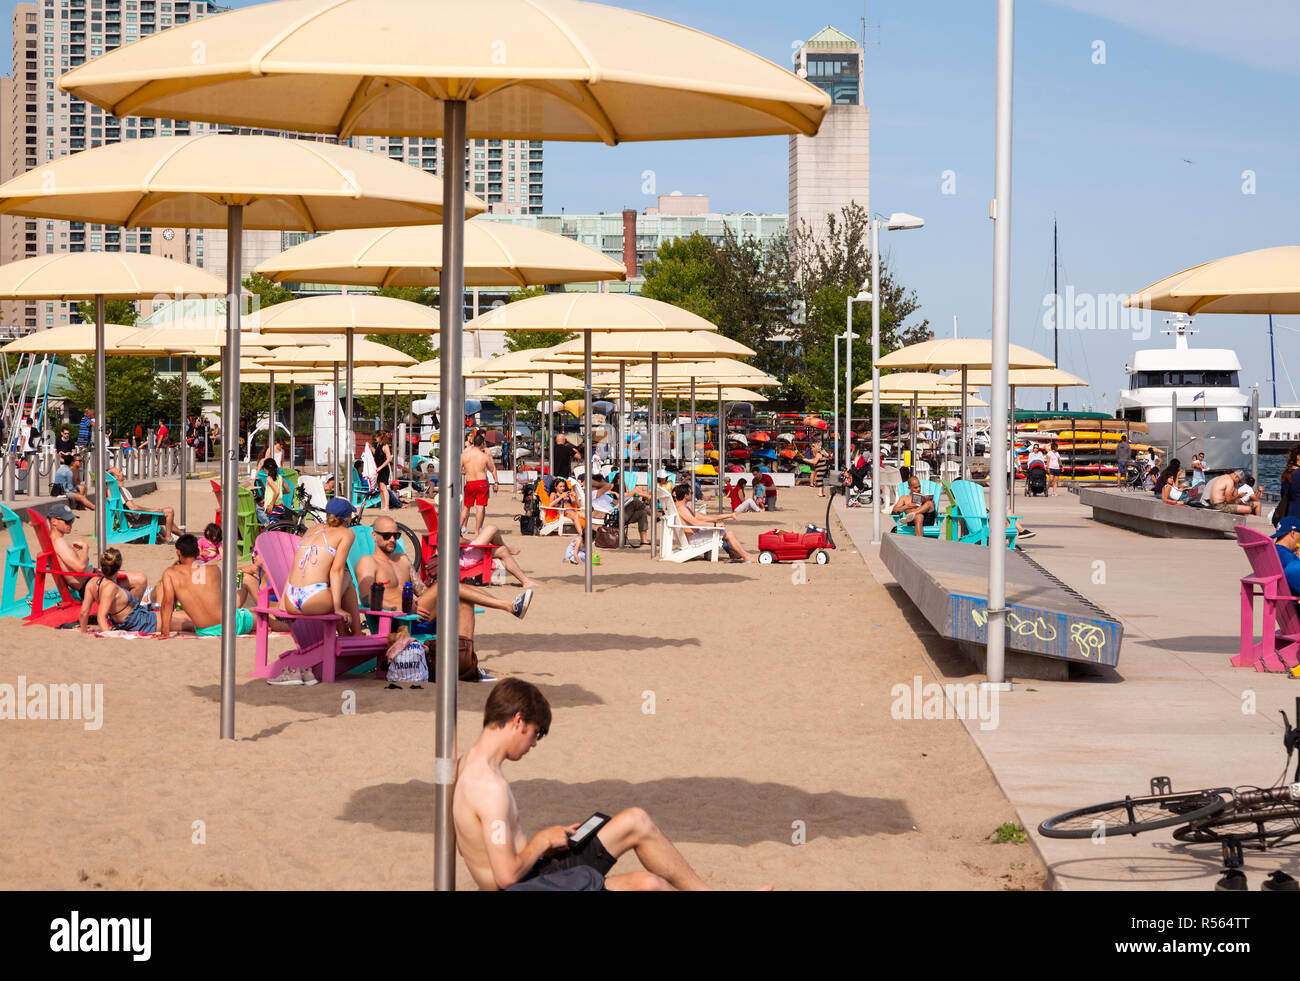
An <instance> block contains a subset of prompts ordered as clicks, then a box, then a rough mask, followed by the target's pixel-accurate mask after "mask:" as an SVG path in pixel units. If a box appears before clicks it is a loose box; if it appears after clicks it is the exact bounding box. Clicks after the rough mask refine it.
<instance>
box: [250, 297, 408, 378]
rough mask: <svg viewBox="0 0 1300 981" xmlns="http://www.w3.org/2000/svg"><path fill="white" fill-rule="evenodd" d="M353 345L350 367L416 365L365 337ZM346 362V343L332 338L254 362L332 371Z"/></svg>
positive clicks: (391, 348) (265, 364) (406, 356)
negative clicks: (351, 365) (323, 342)
mask: <svg viewBox="0 0 1300 981" xmlns="http://www.w3.org/2000/svg"><path fill="white" fill-rule="evenodd" d="M286 305H287V304H286ZM413 305H414V304H413ZM353 344H354V347H353V350H352V360H353V363H354V364H358V365H413V364H415V363H416V361H415V358H413V357H411V356H410V355H409V354H403V353H402V352H401V351H399V350H397V348H395V347H389V346H388V345H387V344H380V343H379V342H378V341H372V340H370V339H369V338H366V337H358V338H356V339H355V340H354V341H353ZM347 359H348V349H347V343H346V341H345V340H344V339H343V338H335V339H334V340H332V341H330V342H329V343H328V344H312V345H308V346H301V347H280V348H276V350H275V351H274V352H273V353H272V354H271V355H270V356H269V357H265V358H258V359H256V360H257V363H258V364H260V365H263V366H264V367H267V368H276V369H278V368H279V367H281V366H294V367H300V368H332V367H334V365H336V364H343V363H344V362H346V361H347Z"/></svg>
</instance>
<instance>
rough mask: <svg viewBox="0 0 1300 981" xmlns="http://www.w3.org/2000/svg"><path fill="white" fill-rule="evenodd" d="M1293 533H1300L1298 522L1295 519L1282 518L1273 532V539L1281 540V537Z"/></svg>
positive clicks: (1299, 523) (1299, 521)
mask: <svg viewBox="0 0 1300 981" xmlns="http://www.w3.org/2000/svg"><path fill="white" fill-rule="evenodd" d="M1293 531H1300V520H1297V519H1296V518H1283V519H1282V520H1281V521H1280V522H1279V523H1278V526H1277V531H1275V532H1273V537H1274V538H1281V537H1282V536H1283V535H1289V534H1290V533H1291V532H1293Z"/></svg>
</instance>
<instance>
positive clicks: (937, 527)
mask: <svg viewBox="0 0 1300 981" xmlns="http://www.w3.org/2000/svg"><path fill="white" fill-rule="evenodd" d="M907 492H908V491H907V484H899V485H898V487H897V489H896V490H895V494H896V495H897V496H900V497H901V496H902V495H903V494H906V493H907ZM921 493H922V494H926V495H929V496H930V497H933V498H934V510H935V522H934V524H932V525H923V526H922V527H921V534H922V536H923V537H925V538H938V537H939V535H940V534H941V533H942V532H943V526H944V522H945V521H947V517H946V515H945V513H944V510H943V505H942V504H941V503H940V498H942V496H943V487H942V486H941V485H940V484H939V483H937V482H936V481H933V480H922V481H921ZM950 510H951V509H950ZM890 517H891V518H893V519H894V531H896V532H897V533H898V534H900V535H914V534H916V532H915V531H914V530H913V528H912V522H910V521H908V520H906V519H905V518H904V516H903V515H901V514H891V515H890Z"/></svg>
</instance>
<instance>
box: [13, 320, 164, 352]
mask: <svg viewBox="0 0 1300 981" xmlns="http://www.w3.org/2000/svg"><path fill="white" fill-rule="evenodd" d="M137 333H139V331H138V330H137V329H136V328H135V327H119V326H117V325H116V324H107V325H105V327H104V348H105V351H104V353H105V354H120V355H124V356H128V357H129V356H134V357H148V356H149V355H147V354H145V353H144V352H143V351H119V350H114V349H115V348H118V347H120V346H121V343H122V342H123V341H124V340H126V339H127V338H128V337H131V336H132V335H133V334H137ZM0 351H3V352H4V353H5V354H94V353H95V325H94V324H64V325H63V326H61V327H48V328H46V329H45V330H38V331H36V333H34V334H28V335H27V336H26V337H20V338H18V340H16V341H10V342H9V343H8V344H6V345H5V346H4V347H3V348H0Z"/></svg>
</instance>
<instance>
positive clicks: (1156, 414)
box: [1115, 314, 1300, 425]
mask: <svg viewBox="0 0 1300 981" xmlns="http://www.w3.org/2000/svg"><path fill="white" fill-rule="evenodd" d="M1168 323H1169V324H1171V327H1170V329H1168V330H1164V331H1161V333H1162V334H1172V335H1173V336H1174V346H1173V347H1172V348H1167V347H1166V348H1149V349H1147V350H1144V351H1136V352H1134V354H1133V363H1132V364H1129V365H1126V366H1125V368H1124V370H1125V371H1126V372H1127V373H1128V376H1129V387H1128V391H1126V392H1121V393H1120V396H1119V407H1118V410H1117V411H1116V413H1115V415H1116V416H1117V417H1118V418H1120V419H1132V420H1134V421H1137V422H1148V423H1165V424H1166V425H1168V424H1169V423H1170V422H1171V421H1172V420H1173V408H1174V397H1175V396H1177V403H1178V421H1179V423H1180V424H1181V423H1183V422H1242V421H1244V420H1246V419H1248V418H1249V416H1250V398H1249V397H1248V396H1247V395H1245V394H1244V393H1243V392H1242V391H1241V389H1240V388H1239V387H1238V386H1239V384H1240V383H1239V381H1238V374H1239V373H1240V371H1241V362H1240V361H1238V360H1237V353H1236V352H1235V351H1232V350H1229V349H1225V348H1208V347H1206V348H1193V347H1189V346H1188V344H1187V338H1188V336H1189V335H1191V334H1195V333H1196V331H1194V330H1191V329H1190V328H1191V320H1190V319H1188V318H1187V317H1184V316H1183V315H1182V314H1177V315H1175V317H1174V318H1173V319H1172V320H1170V321H1168ZM1297 423H1300V420H1297Z"/></svg>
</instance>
